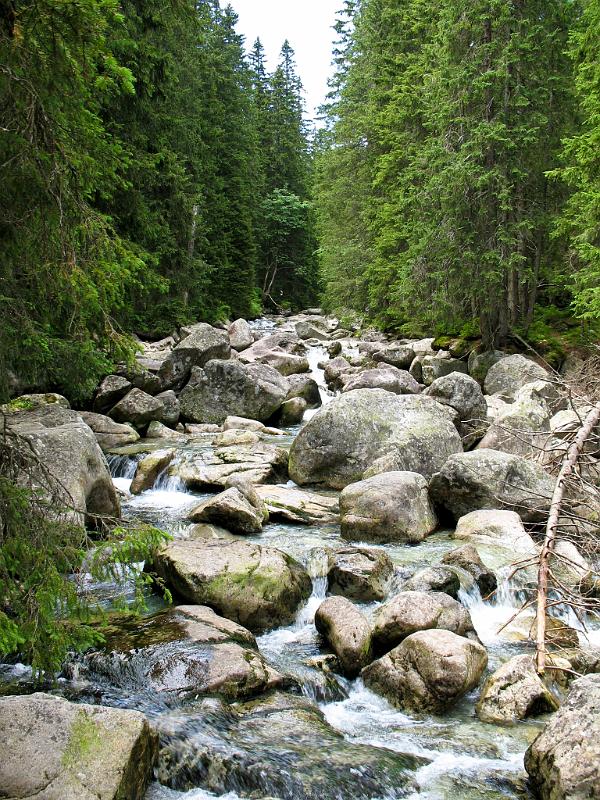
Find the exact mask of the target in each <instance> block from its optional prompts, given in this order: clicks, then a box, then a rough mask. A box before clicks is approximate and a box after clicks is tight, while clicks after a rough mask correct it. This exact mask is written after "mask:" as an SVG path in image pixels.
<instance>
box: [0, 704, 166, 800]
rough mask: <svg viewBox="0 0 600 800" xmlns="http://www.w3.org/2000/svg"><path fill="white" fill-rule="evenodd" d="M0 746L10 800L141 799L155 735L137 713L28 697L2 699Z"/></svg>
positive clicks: (0, 770)
mask: <svg viewBox="0 0 600 800" xmlns="http://www.w3.org/2000/svg"><path fill="white" fill-rule="evenodd" d="M0 750H1V751H2V758H1V759H0V786H1V787H2V790H1V791H2V794H3V796H4V797H6V798H10V799H11V800H28V799H29V798H33V797H36V798H39V799H40V800H121V798H131V800H142V798H143V797H144V795H145V792H146V787H147V786H148V784H149V782H150V781H151V779H152V768H153V766H154V763H155V761H156V756H157V752H158V737H157V736H156V734H155V733H154V732H153V731H152V730H151V729H150V726H149V725H148V722H147V720H146V718H145V717H144V715H143V714H140V713H139V712H138V711H122V710H119V709H116V708H104V707H103V706H90V705H84V704H75V703H69V702H68V701H67V700H63V699H62V698H60V697H54V696H52V695H48V694H33V695H29V696H28V697H3V698H0Z"/></svg>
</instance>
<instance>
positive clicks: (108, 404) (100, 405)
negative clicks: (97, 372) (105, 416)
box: [94, 375, 133, 412]
mask: <svg viewBox="0 0 600 800" xmlns="http://www.w3.org/2000/svg"><path fill="white" fill-rule="evenodd" d="M131 389H133V385H132V383H131V382H130V381H128V380H127V378H124V377H123V376H122V375H108V377H106V378H104V380H103V381H102V383H101V384H100V386H99V387H98V389H97V390H96V396H95V397H94V411H98V412H102V411H107V410H108V409H109V408H112V407H113V406H114V405H115V403H118V402H119V400H121V398H123V397H125V395H126V394H127V393H128V392H129V391H130V390H131Z"/></svg>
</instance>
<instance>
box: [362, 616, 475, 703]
mask: <svg viewBox="0 0 600 800" xmlns="http://www.w3.org/2000/svg"><path fill="white" fill-rule="evenodd" d="M487 662H488V657H487V652H486V650H485V648H484V647H483V646H482V645H481V644H479V643H477V642H474V641H471V640H470V639H465V638H464V637H463V636H457V635H456V634H455V633H451V632H450V631H448V630H426V631H420V632H419V633H413V634H412V635H411V636H409V637H408V638H407V639H405V640H404V641H403V642H402V644H400V645H398V647H396V648H394V650H392V651H391V652H390V653H388V654H387V655H385V656H383V658H380V659H378V660H377V661H374V662H373V663H372V664H370V665H369V666H368V667H366V668H365V669H364V670H363V672H362V678H363V680H364V682H365V684H366V685H367V686H368V687H369V688H370V689H372V690H373V691H374V692H378V693H379V694H382V695H384V697H386V698H387V699H388V700H389V701H390V702H391V703H393V705H395V706H397V707H398V708H403V709H408V710H414V711H433V712H440V711H444V710H445V709H447V708H448V707H450V706H451V705H453V703H455V702H456V701H457V700H459V699H460V698H461V697H462V696H463V695H465V694H466V693H467V692H469V691H471V689H474V688H475V687H476V686H477V684H478V683H479V681H480V680H481V676H482V675H483V673H484V671H485V668H486V667H487Z"/></svg>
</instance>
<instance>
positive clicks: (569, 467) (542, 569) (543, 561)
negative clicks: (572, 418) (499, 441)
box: [536, 403, 600, 675]
mask: <svg viewBox="0 0 600 800" xmlns="http://www.w3.org/2000/svg"><path fill="white" fill-rule="evenodd" d="M598 422H600V403H597V404H596V405H595V406H594V407H593V408H592V410H591V411H590V413H589V414H588V415H587V417H586V418H585V420H584V422H583V425H582V426H581V428H580V430H579V433H578V434H577V436H576V437H575V440H574V441H573V444H572V445H571V446H570V447H569V449H568V450H567V452H566V454H565V457H564V459H563V462H562V466H561V468H560V472H559V473H558V477H557V479H556V484H555V486H554V493H553V495H552V503H551V505H550V514H549V516H548V522H547V524H546V537H545V539H544V545H543V547H542V552H541V553H540V561H539V570H538V591H537V630H536V662H537V671H538V673H539V674H540V675H543V674H544V671H545V669H546V611H547V607H548V584H549V577H550V556H551V555H552V552H553V550H554V546H555V544H556V539H557V536H558V528H559V520H560V513H561V509H562V505H563V501H564V496H565V488H566V485H567V481H568V480H569V478H570V476H571V475H572V474H573V472H574V470H575V468H576V467H577V462H578V460H579V457H580V456H581V453H582V452H583V448H584V446H585V443H586V441H587V440H588V439H589V437H590V436H591V434H592V432H593V430H594V428H595V427H596V425H597V424H598Z"/></svg>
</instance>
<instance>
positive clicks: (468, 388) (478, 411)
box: [425, 372, 487, 440]
mask: <svg viewBox="0 0 600 800" xmlns="http://www.w3.org/2000/svg"><path fill="white" fill-rule="evenodd" d="M425 394H426V395H428V396H429V397H433V398H435V400H436V401H437V402H438V403H441V404H442V405H447V406H450V407H451V408H453V409H454V410H455V411H456V413H457V414H458V417H459V420H460V425H459V431H460V432H461V434H462V435H463V437H465V438H467V439H469V440H473V439H475V440H476V439H477V438H481V436H482V435H483V434H484V433H485V430H486V428H487V425H486V417H487V403H486V402H485V398H484V396H483V392H482V391H481V387H480V386H479V384H478V383H477V381H476V380H475V379H474V378H471V377H470V376H469V375H464V374H463V373H461V372H452V373H451V374H450V375H444V376H443V377H441V378H437V379H436V380H435V381H434V382H433V383H432V384H431V386H428V387H427V389H426V390H425Z"/></svg>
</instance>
